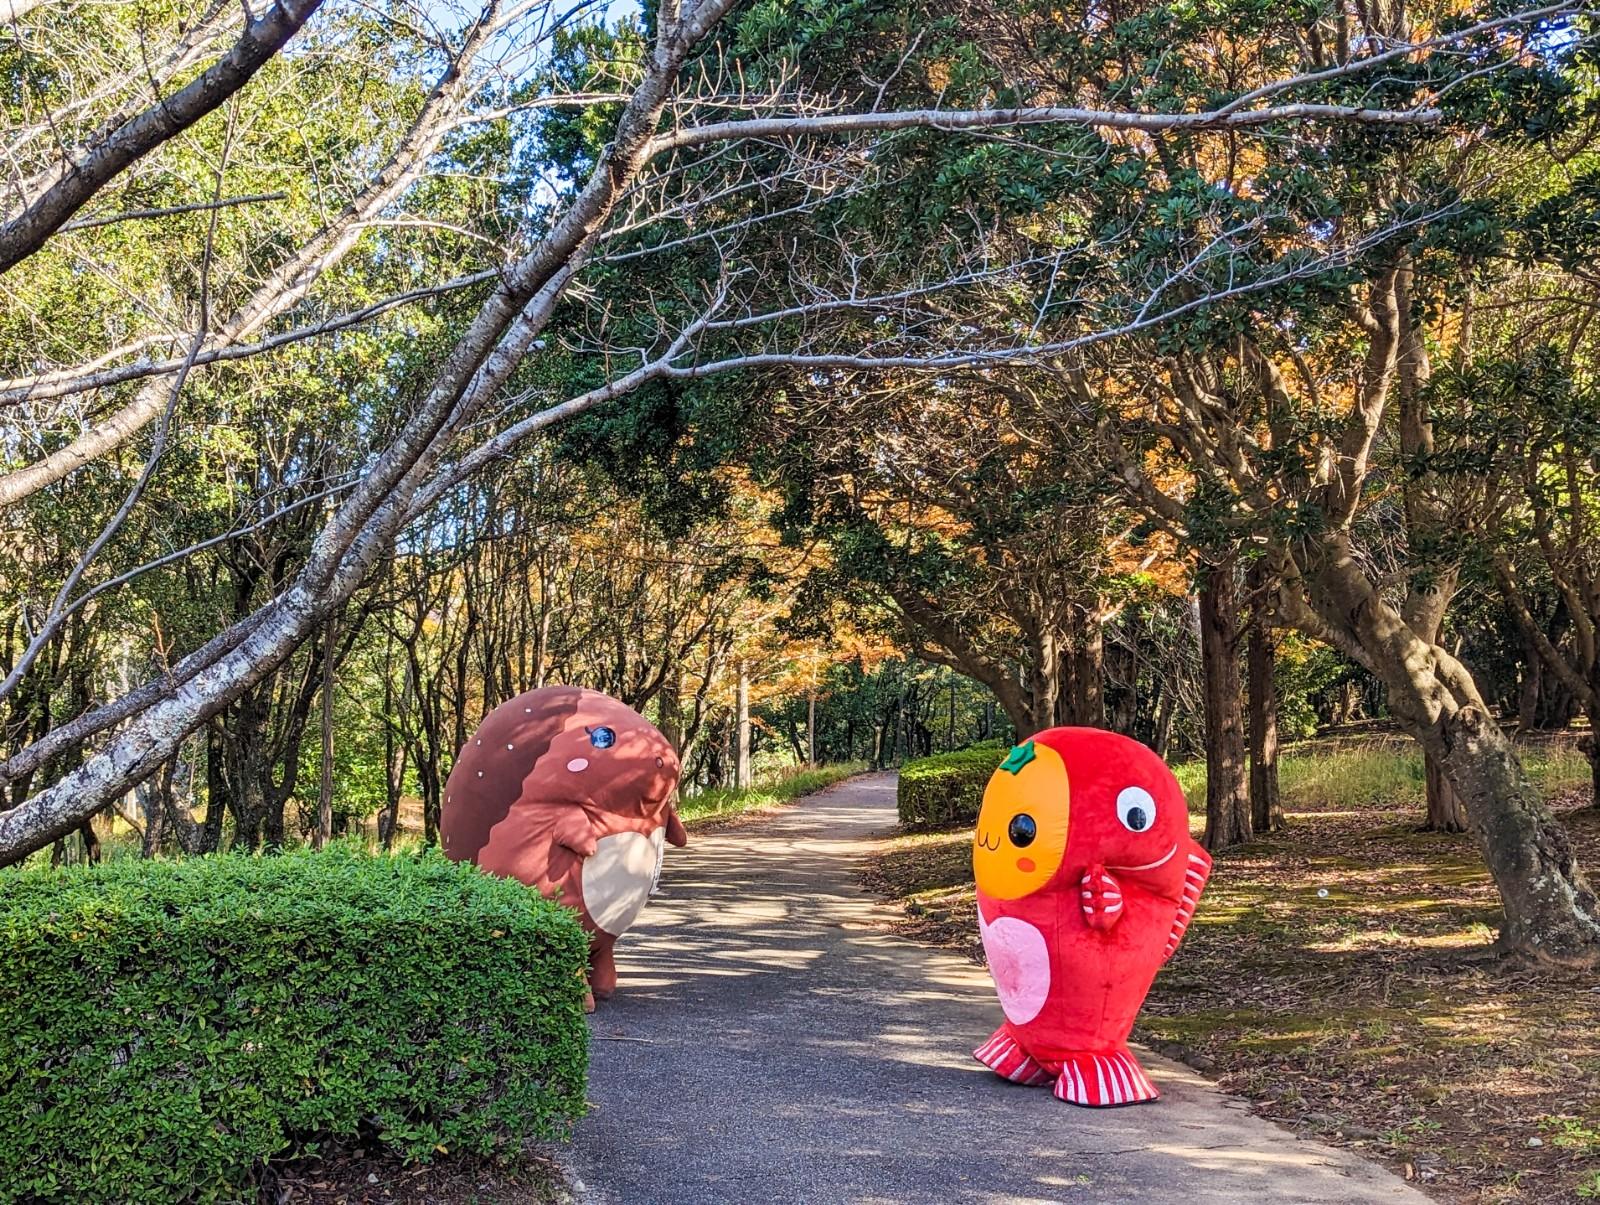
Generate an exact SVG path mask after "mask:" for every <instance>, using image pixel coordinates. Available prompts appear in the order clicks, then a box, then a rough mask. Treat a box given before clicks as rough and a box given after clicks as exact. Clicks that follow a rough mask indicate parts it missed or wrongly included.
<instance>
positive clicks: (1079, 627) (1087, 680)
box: [1059, 607, 1106, 728]
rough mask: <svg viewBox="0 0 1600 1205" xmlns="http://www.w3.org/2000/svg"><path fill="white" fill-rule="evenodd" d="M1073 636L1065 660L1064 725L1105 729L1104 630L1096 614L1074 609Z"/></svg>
mask: <svg viewBox="0 0 1600 1205" xmlns="http://www.w3.org/2000/svg"><path fill="white" fill-rule="evenodd" d="M1073 614H1074V619H1073V623H1072V629H1073V630H1072V636H1071V639H1070V640H1069V641H1068V644H1067V650H1066V653H1065V655H1064V656H1063V658H1062V660H1063V661H1064V662H1065V672H1064V673H1063V674H1062V679H1063V681H1062V685H1061V703H1060V706H1059V712H1060V715H1061V721H1062V723H1064V724H1074V725H1077V726H1079V727H1084V728H1103V727H1104V726H1105V722H1106V701H1105V699H1106V666H1105V652H1106V642H1105V629H1104V628H1103V627H1102V626H1101V624H1100V621H1099V619H1098V618H1097V615H1096V610H1085V609H1083V608H1078V607H1074V608H1073Z"/></svg>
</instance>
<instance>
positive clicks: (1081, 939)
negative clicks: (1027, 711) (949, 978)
mask: <svg viewBox="0 0 1600 1205" xmlns="http://www.w3.org/2000/svg"><path fill="white" fill-rule="evenodd" d="M972 863H973V872H974V875H975V877H976V879H977V884H978V927H979V931H980V932H981V934H982V936H983V948H984V952H985V953H986V954H987V956H988V960H989V970H990V973H991V974H992V975H993V977H994V983H995V990H996V992H997V993H998V995H999V997H1000V1006H1001V1008H1002V1009H1003V1011H1004V1012H1005V1016H1006V1020H1005V1024H1003V1025H1002V1026H1000V1028H999V1029H997V1030H995V1031H994V1034H993V1035H992V1036H991V1037H990V1038H989V1040H988V1041H987V1042H985V1043H984V1044H983V1045H982V1046H980V1047H978V1049H977V1050H976V1051H975V1052H974V1053H975V1055H976V1056H977V1058H978V1061H979V1062H981V1063H983V1064H984V1065H985V1066H987V1067H989V1068H990V1069H991V1070H993V1071H994V1073H995V1074H996V1075H999V1076H1001V1077H1002V1078H1004V1079H1008V1080H1011V1081H1012V1082H1014V1083H1020V1084H1030V1085H1044V1084H1050V1085H1053V1087H1054V1090H1055V1094H1056V1096H1058V1097H1059V1098H1060V1099H1062V1100H1064V1101H1067V1102H1069V1103H1071V1104H1075V1105H1085V1106H1088V1107H1092V1108H1104V1107H1107V1106H1114V1105H1130V1104H1138V1103H1140V1102H1142V1101H1150V1100H1155V1099H1156V1098H1157V1097H1158V1096H1159V1095H1160V1093H1159V1092H1157V1091H1156V1088H1155V1085H1153V1084H1152V1083H1151V1082H1150V1079H1149V1077H1148V1076H1147V1075H1146V1074H1145V1071H1144V1068H1143V1067H1141V1066H1140V1065H1139V1062H1138V1060H1137V1059H1136V1058H1134V1056H1133V1053H1132V1052H1131V1051H1130V1050H1129V1049H1128V1034H1129V1033H1130V1032H1131V1031H1132V1029H1133V1022H1134V1018H1135V1017H1136V1016H1137V1015H1138V1012H1139V1008H1140V1006H1141V1005H1142V1004H1143V1003H1144V998H1145V996H1146V995H1147V994H1148V993H1149V991H1150V984H1151V983H1152V982H1153V981H1154V980H1155V976H1156V972H1157V971H1158V970H1159V969H1160V968H1161V966H1162V964H1163V963H1165V962H1166V961H1167V959H1169V958H1170V957H1172V954H1173V952H1174V951H1175V950H1176V949H1177V948H1178V943H1179V942H1180V941H1181V940H1182V939H1183V934H1184V930H1185V929H1186V928H1187V927H1188V924H1189V920H1190V918H1191V917H1192V916H1193V915H1194V908H1195V904H1196V902H1197V901H1198V900H1199V898H1200V892H1201V890H1202V889H1203V888H1204V887H1205V883H1206V877H1207V876H1208V875H1209V874H1210V872H1211V858H1210V857H1209V856H1208V855H1207V854H1206V852H1205V850H1204V849H1202V848H1201V847H1200V846H1199V845H1198V844H1197V843H1196V842H1195V841H1194V840H1193V838H1191V837H1190V836H1189V809H1188V806H1187V804H1186V802H1185V800H1184V796H1183V791H1182V789H1181V788H1180V787H1179V786H1178V781H1177V779H1176V778H1174V777H1173V776H1172V771H1171V770H1169V769H1167V767H1166V765H1165V763H1163V762H1162V760H1161V759H1160V758H1159V757H1157V756H1156V755H1155V754H1154V753H1152V752H1151V751H1150V750H1149V749H1147V748H1145V747H1144V746H1143V745H1141V744H1139V743H1138V742H1137V741H1133V740H1129V739H1128V738H1127V737H1125V736H1119V735H1117V734H1116V733H1113V732H1102V731H1100V730H1099V729H1097V728H1051V729H1048V730H1047V731H1044V732H1041V733H1039V734H1038V735H1036V736H1034V737H1033V738H1032V739H1031V740H1028V741H1024V742H1023V743H1022V744H1020V745H1018V746H1017V747H1016V748H1014V749H1012V750H1011V752H1010V754H1009V755H1008V756H1007V757H1006V759H1005V761H1004V762H1003V763H1001V766H1000V768H999V769H998V770H996V771H995V773H994V777H993V778H991V779H990V780H989V785H988V787H987V788H986V789H985V791H984V796H983V806H982V808H981V809H980V811H979V813H978V824H977V829H976V832H975V833H974V835H973V846H972Z"/></svg>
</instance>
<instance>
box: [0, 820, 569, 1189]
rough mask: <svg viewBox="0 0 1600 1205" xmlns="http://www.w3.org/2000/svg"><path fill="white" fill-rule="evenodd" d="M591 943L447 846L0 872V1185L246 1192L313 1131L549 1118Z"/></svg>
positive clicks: (467, 1129)
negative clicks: (0, 1122) (448, 854)
mask: <svg viewBox="0 0 1600 1205" xmlns="http://www.w3.org/2000/svg"><path fill="white" fill-rule="evenodd" d="M587 949H588V945H587V940H586V938H585V935H584V933H583V931H582V929H581V928H580V927H579V925H578V923H577V919H576V916H575V914H574V913H573V912H571V911H570V910H568V909H563V908H560V907H558V906H557V905H555V904H553V903H550V902H549V901H547V900H544V899H541V898H540V897H539V896H538V895H537V894H536V893H534V892H531V891H529V890H528V889H527V888H525V887H523V886H522V885H521V884H519V883H516V882H512V881H509V880H502V879H496V878H492V877H490V876H489V875H486V874H483V873H481V872H480V871H478V870H476V869H474V868H472V867H470V866H458V865H456V864H454V863H451V862H448V861H446V860H445V859H444V858H443V857H442V856H441V855H439V854H438V853H436V852H426V853H413V854H404V855H396V856H375V855H371V854H367V853H364V852H361V851H359V850H357V849H355V848H353V847H350V846H344V845H338V846H335V847H333V848H332V849H330V850H327V851H324V852H321V853H313V852H310V851H299V852H293V853H287V854H284V855H282V856H281V857H272V858H252V857H245V856H233V855H229V856H221V857H210V858H196V859H191V860H188V861H182V862H143V861H123V862H118V863H112V864H108V865H104V866H99V867H92V868H73V869H69V870H61V871H50V870H26V871H21V872H17V873H14V874H11V875H8V876H0V1116H4V1118H5V1129H6V1141H5V1142H4V1143H3V1144H0V1200H5V1201H13V1200H18V1199H26V1200H42V1201H69V1200H70V1201H88V1200H99V1201H110V1200H116V1201H142V1200H143V1201H149V1200H162V1201H170V1200H175V1199H187V1198H199V1199H216V1198H219V1197H224V1198H237V1197H238V1196H239V1195H240V1194H241V1189H245V1188H247V1187H248V1185H249V1184H250V1182H251V1180H252V1178H253V1176H254V1174H255V1172H256V1170H257V1168H258V1166H259V1163H260V1161H261V1160H264V1159H267V1158H269V1157H272V1156H276V1155H280V1154H281V1155H288V1154H293V1153H297V1152H303V1151H310V1150H314V1149H315V1148H316V1144H317V1143H318V1142H320V1141H322V1140H325V1139H330V1138H331V1139H352V1138H357V1137H360V1138H361V1139H362V1140H364V1141H365V1140H373V1139H376V1140H379V1141H382V1142H384V1143H386V1144H388V1145H389V1146H390V1147H391V1148H392V1149H394V1150H396V1151H398V1152H400V1153H401V1154H403V1155H404V1156H405V1157H407V1158H410V1159H419V1160H425V1159H427V1158H429V1157H430V1156H432V1155H433V1154H436V1153H442V1152H452V1153H453V1152H455V1151H458V1150H460V1151H465V1152H471V1153H478V1154H485V1153H489V1152H491V1151H494V1150H496V1149H498V1148H501V1147H502V1146H505V1145H507V1144H513V1143H518V1142H520V1140H521V1139H523V1138H524V1137H526V1136H531V1135H546V1134H552V1133H559V1132H562V1131H564V1130H565V1128H566V1126H567V1125H568V1123H570V1122H571V1121H572V1120H573V1119H575V1118H576V1117H578V1116H579V1115H580V1114H581V1113H582V1111H583V1107H584V1079H585V1072H586V1065H587V1058H588V1047H587V1042H588V1037H587V1029H586V1026H585V1023H584V1016H583V991H584V987H583V979H582V975H583V969H584V963H585V959H586V955H587Z"/></svg>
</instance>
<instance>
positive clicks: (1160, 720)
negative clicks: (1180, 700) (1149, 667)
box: [1150, 684, 1178, 760]
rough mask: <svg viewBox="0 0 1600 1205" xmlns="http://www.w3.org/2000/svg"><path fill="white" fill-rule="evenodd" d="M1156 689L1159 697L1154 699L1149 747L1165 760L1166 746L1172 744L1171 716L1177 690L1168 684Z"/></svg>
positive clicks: (1174, 706) (1174, 707)
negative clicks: (1153, 721)
mask: <svg viewBox="0 0 1600 1205" xmlns="http://www.w3.org/2000/svg"><path fill="white" fill-rule="evenodd" d="M1158 689H1159V690H1160V697H1159V698H1157V699H1156V717H1155V730H1154V731H1153V732H1152V733H1151V738H1150V748H1151V749H1153V750H1155V754H1156V756H1157V757H1159V758H1161V759H1163V760H1165V759H1166V756H1167V746H1168V745H1170V744H1172V716H1173V713H1174V711H1175V710H1176V704H1175V700H1176V699H1177V695H1178V692H1177V691H1176V690H1174V689H1173V688H1172V686H1171V685H1170V684H1167V685H1163V686H1161V687H1159V688H1158Z"/></svg>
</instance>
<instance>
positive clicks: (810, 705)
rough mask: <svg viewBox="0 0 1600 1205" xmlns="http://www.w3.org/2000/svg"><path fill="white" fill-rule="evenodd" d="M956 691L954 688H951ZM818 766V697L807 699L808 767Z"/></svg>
mask: <svg viewBox="0 0 1600 1205" xmlns="http://www.w3.org/2000/svg"><path fill="white" fill-rule="evenodd" d="M951 689H952V690H954V689H955V688H954V687H951ZM816 764H817V696H816V695H811V696H810V697H809V698H807V699H806V765H808V766H814V765H816Z"/></svg>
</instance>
